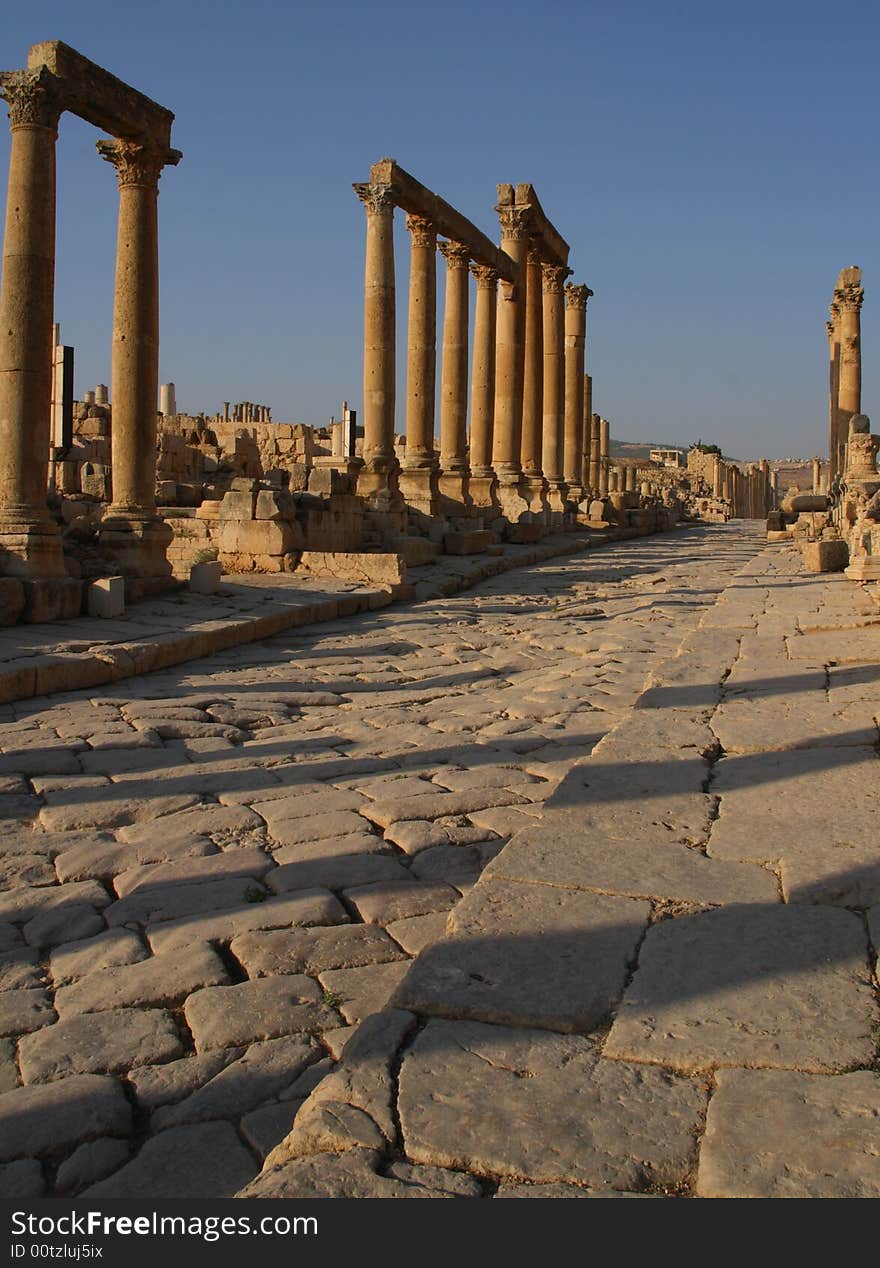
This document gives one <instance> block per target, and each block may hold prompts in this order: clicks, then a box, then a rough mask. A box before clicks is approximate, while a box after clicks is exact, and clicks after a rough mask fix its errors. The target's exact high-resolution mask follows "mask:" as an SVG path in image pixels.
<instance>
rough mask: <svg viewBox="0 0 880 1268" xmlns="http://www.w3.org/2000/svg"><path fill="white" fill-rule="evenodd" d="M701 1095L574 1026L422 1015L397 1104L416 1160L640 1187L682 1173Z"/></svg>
mask: <svg viewBox="0 0 880 1268" xmlns="http://www.w3.org/2000/svg"><path fill="white" fill-rule="evenodd" d="M706 1096H707V1094H706V1090H705V1088H704V1087H703V1086H702V1085H701V1084H700V1083H698V1082H692V1081H690V1080H687V1079H680V1078H677V1077H676V1076H675V1075H672V1074H670V1073H669V1072H668V1071H666V1070H662V1069H659V1068H658V1067H656V1066H635V1065H628V1064H625V1063H623V1062H617V1061H604V1060H601V1059H599V1057H598V1054H597V1050H596V1048H595V1047H594V1045H593V1044H592V1043H591V1042H590V1040H589V1039H585V1038H582V1037H580V1036H577V1035H554V1034H550V1033H548V1032H547V1031H545V1030H514V1029H509V1028H507V1027H504V1026H485V1025H481V1024H480V1023H478V1022H450V1021H430V1022H429V1023H428V1025H427V1026H426V1027H425V1029H424V1030H423V1031H422V1032H421V1034H420V1035H419V1036H418V1038H417V1039H416V1041H415V1043H414V1044H413V1046H412V1048H411V1049H410V1050H409V1052H408V1053H407V1054H406V1056H405V1058H404V1061H403V1065H402V1068H401V1072H400V1094H399V1098H398V1109H399V1113H400V1123H401V1128H402V1132H403V1141H404V1148H405V1150H406V1154H407V1157H409V1158H410V1159H412V1160H413V1161H414V1162H418V1163H426V1164H428V1165H431V1166H440V1167H453V1168H455V1169H458V1170H469V1171H474V1172H476V1173H477V1174H480V1175H491V1176H511V1177H515V1178H517V1179H526V1180H532V1181H535V1182H541V1183H553V1182H568V1183H575V1184H587V1185H605V1186H608V1187H609V1188H615V1189H635V1190H638V1189H643V1188H645V1187H646V1186H648V1185H655V1186H657V1187H661V1188H663V1187H666V1188H674V1187H677V1186H679V1185H680V1184H681V1183H682V1182H683V1181H684V1179H685V1177H686V1175H687V1174H688V1171H689V1168H690V1167H691V1166H692V1165H693V1158H694V1154H695V1149H696V1146H695V1137H696V1135H697V1132H698V1131H699V1129H700V1125H701V1117H702V1114H703V1110H704V1106H705V1103H706Z"/></svg>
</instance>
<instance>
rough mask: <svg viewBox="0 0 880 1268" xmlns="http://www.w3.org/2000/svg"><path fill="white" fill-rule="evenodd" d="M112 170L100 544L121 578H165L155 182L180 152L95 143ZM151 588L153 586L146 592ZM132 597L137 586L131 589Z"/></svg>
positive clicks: (140, 589)
mask: <svg viewBox="0 0 880 1268" xmlns="http://www.w3.org/2000/svg"><path fill="white" fill-rule="evenodd" d="M98 152H99V153H100V154H101V156H102V158H105V159H106V160H107V161H108V162H109V163H112V164H113V166H114V167H115V168H116V179H117V183H118V185H119V231H118V236H117V240H116V284H115V290H114V296H113V356H112V365H111V375H110V386H111V392H112V395H113V421H112V424H111V429H110V438H111V439H110V452H111V461H112V481H113V502H112V504H111V506H110V507H108V509H107V514H106V515H105V517H104V519H103V521H102V525H101V545H102V547H103V548H104V549H106V550H107V552H108V553H109V554H111V555H113V556H114V557H115V558H116V560H117V563H118V566H119V568H120V570H121V571H122V573H123V575H124V576H125V577H126V578H131V579H147V578H157V579H160V580H162V581H164V580H167V579H169V578H170V577H171V565H170V564H169V563H168V560H167V559H166V557H165V552H166V549H167V547H168V546H169V545H170V543H171V541H172V538H173V535H172V532H171V529H170V528H169V527H168V525H167V524H166V523H165V522H164V521H163V520H161V519H159V517H158V516H157V514H156V397H157V393H158V387H159V233H158V199H159V177H160V175H161V172H162V168H163V167H165V166H166V164H171V165H174V164H177V163H179V162H180V157H181V156H180V151H179V150H170V149H167V148H165V147H159V146H154V145H148V144H146V143H142V142H140V141H131V140H117V141H99V142H98ZM146 588H151V587H146ZM128 589H129V590H130V591H131V590H132V589H133V590H134V591H135V593H143V592H144V587H143V586H137V585H135V586H132V585H129V586H128Z"/></svg>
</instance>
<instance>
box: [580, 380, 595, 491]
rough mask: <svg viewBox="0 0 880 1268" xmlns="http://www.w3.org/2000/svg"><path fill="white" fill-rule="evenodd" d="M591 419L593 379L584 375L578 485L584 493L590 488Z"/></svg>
mask: <svg viewBox="0 0 880 1268" xmlns="http://www.w3.org/2000/svg"><path fill="white" fill-rule="evenodd" d="M592 419H593V377H592V375H590V374H585V375H584V412H583V417H582V419H581V478H580V483H581V485H582V487H583V489H584V490H585V491H586V490H587V489H588V488H589V487H590V455H591V452H592V447H591V435H592Z"/></svg>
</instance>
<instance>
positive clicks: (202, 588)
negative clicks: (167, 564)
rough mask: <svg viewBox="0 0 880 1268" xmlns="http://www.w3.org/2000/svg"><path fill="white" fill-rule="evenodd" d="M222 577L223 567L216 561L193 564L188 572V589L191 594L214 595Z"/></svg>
mask: <svg viewBox="0 0 880 1268" xmlns="http://www.w3.org/2000/svg"><path fill="white" fill-rule="evenodd" d="M222 576H223V566H222V564H221V563H220V561H219V560H217V559H211V560H206V561H205V562H204V563H201V564H193V565H192V566H191V567H190V570H189V588H190V590H191V591H192V593H193V594H216V593H217V591H218V589H219V588H220V580H221V578H222Z"/></svg>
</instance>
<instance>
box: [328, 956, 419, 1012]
mask: <svg viewBox="0 0 880 1268" xmlns="http://www.w3.org/2000/svg"><path fill="white" fill-rule="evenodd" d="M409 967H410V962H409V961H408V960H402V961H400V960H398V961H396V962H392V963H388V964H366V965H362V966H360V967H358V968H348V969H328V970H325V971H323V972H321V973H319V974H318V981H319V982H320V983H321V985H322V986H323V987H324V990H325V991H327V992H328V993H329V994H330V995H332V996H334V997H336V998H338V1000H339V1003H338V1004H337V1005H336V1007H337V1008H338V1009H339V1012H340V1013H341V1014H342V1016H343V1017H344V1019H345V1020H346V1021H347V1022H348V1023H349V1024H350V1025H354V1024H355V1023H357V1022H360V1021H363V1019H364V1018H365V1017H368V1016H369V1015H370V1014H371V1013H378V1012H380V1011H381V1010H382V1009H383V1008H384V1007H385V1006H386V1004H387V1003H388V1001H389V1000H390V999H391V997H392V996H393V995H394V992H395V991H396V989H397V988H398V986H399V985H400V983H401V982H402V981H403V979H404V977H405V976H406V974H407V972H408V971H409Z"/></svg>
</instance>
